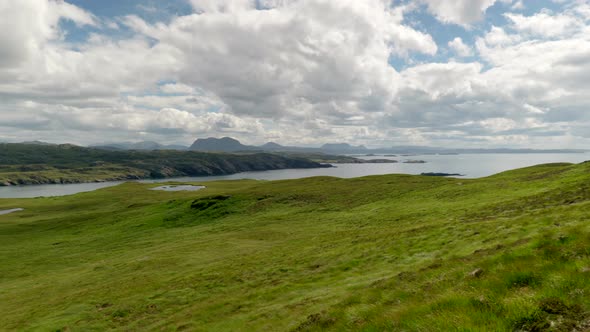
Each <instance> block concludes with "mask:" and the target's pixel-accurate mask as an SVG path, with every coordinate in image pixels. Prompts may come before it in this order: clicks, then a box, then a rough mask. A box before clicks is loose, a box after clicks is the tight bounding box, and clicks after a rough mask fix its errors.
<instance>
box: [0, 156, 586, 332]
mask: <svg viewBox="0 0 590 332" xmlns="http://www.w3.org/2000/svg"><path fill="white" fill-rule="evenodd" d="M152 186H155V185H148V184H138V183H126V184H123V185H120V186H117V187H111V188H107V189H102V190H98V191H95V192H91V193H83V194H78V195H73V196H66V197H59V198H37V199H2V200H0V210H1V209H5V208H6V209H8V208H16V207H21V208H25V211H22V212H18V213H14V214H9V215H5V216H0V329H4V330H25V331H27V330H32V331H34V330H39V331H56V330H62V331H92V330H96V331H102V330H136V331H144V330H165V331H176V330H191V331H192V330H194V331H323V330H333V331H342V330H357V331H383V330H392V331H514V330H522V331H571V330H573V329H575V328H577V329H578V330H583V329H584V328H590V296H589V294H590V223H589V220H590V164H580V165H570V164H552V165H541V166H536V167H530V168H526V169H521V170H515V171H511V172H506V173H502V174H498V175H496V176H492V177H488V178H483V179H475V180H465V179H447V178H432V177H420V176H409V175H386V176H371V177H364V178H357V179H337V178H330V177H317V178H310V179H300V180H289V181H273V182H265V181H250V180H242V181H228V182H207V183H206V186H207V189H205V190H201V191H198V192H158V191H151V190H148V188H150V187H152ZM476 269H481V271H480V272H479V273H472V272H473V271H475V270H476ZM472 274H475V275H472Z"/></svg>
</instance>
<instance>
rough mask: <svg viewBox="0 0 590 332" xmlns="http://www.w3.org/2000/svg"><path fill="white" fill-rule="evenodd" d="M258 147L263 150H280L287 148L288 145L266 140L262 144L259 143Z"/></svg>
mask: <svg viewBox="0 0 590 332" xmlns="http://www.w3.org/2000/svg"><path fill="white" fill-rule="evenodd" d="M260 148H261V149H262V150H265V151H282V150H285V149H288V147H285V146H282V145H280V144H277V143H275V142H268V143H266V144H264V145H261V146H260Z"/></svg>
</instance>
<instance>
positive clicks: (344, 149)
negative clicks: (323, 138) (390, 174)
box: [321, 143, 368, 153]
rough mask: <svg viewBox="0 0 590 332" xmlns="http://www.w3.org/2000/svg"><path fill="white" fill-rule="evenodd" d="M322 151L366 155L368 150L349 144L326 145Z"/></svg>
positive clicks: (362, 146) (361, 146)
mask: <svg viewBox="0 0 590 332" xmlns="http://www.w3.org/2000/svg"><path fill="white" fill-rule="evenodd" d="M321 149H322V150H324V151H328V152H338V153H365V152H367V150H368V149H367V148H366V147H365V146H364V145H360V146H352V145H350V144H348V143H336V144H324V145H322V147H321Z"/></svg>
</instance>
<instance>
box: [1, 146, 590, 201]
mask: <svg viewBox="0 0 590 332" xmlns="http://www.w3.org/2000/svg"><path fill="white" fill-rule="evenodd" d="M360 158H364V159H393V160H398V161H405V160H406V159H419V160H424V161H426V163H424V164H404V163H401V162H400V163H396V164H339V165H336V166H337V167H335V168H316V169H285V170H276V171H263V172H244V173H239V174H232V175H224V176H208V177H186V178H174V179H158V180H141V181H140V182H142V183H161V182H167V181H185V182H186V181H189V182H198V183H200V182H207V181H217V180H238V179H255V180H286V179H298V178H305V177H312V176H335V177H341V178H353V177H360V176H367V175H382V174H395V173H398V174H420V173H457V174H464V175H465V176H464V177H465V178H478V177H484V176H489V175H493V174H496V173H500V172H503V171H507V170H510V169H515V168H522V167H527V166H533V165H538V164H545V163H555V162H570V163H580V162H583V161H586V160H588V159H590V155H589V154H587V153H564V154H559V153H553V154H549V153H538V154H464V155H421V156H411V157H403V156H398V157H384V156H370V157H360ZM119 183H120V182H105V183H83V184H65V185H40V186H14V187H0V198H24V197H37V196H63V195H71V194H75V193H79V192H85V191H92V190H96V189H100V188H104V187H109V186H114V185H117V184H119Z"/></svg>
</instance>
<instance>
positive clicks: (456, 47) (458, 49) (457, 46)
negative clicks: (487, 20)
mask: <svg viewBox="0 0 590 332" xmlns="http://www.w3.org/2000/svg"><path fill="white" fill-rule="evenodd" d="M448 45H449V47H450V48H451V49H452V50H453V51H454V52H455V53H457V55H458V56H460V57H468V56H472V55H473V50H472V49H471V47H470V46H467V45H466V44H465V43H463V39H461V38H460V37H455V39H453V40H451V41H450V42H449V43H448Z"/></svg>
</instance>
